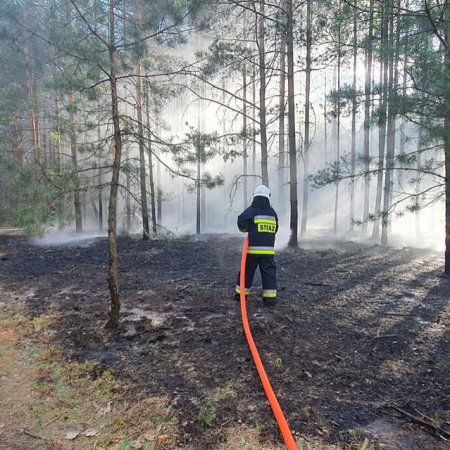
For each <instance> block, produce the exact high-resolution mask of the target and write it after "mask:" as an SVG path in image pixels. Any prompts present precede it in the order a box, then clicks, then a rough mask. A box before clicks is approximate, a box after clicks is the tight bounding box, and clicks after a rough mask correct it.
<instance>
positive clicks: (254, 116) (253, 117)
mask: <svg viewBox="0 0 450 450" xmlns="http://www.w3.org/2000/svg"><path fill="white" fill-rule="evenodd" d="M251 83H252V175H253V178H254V179H255V180H256V177H255V175H256V67H255V64H253V67H252V78H251ZM255 184H256V183H255V181H254V182H253V187H255Z"/></svg>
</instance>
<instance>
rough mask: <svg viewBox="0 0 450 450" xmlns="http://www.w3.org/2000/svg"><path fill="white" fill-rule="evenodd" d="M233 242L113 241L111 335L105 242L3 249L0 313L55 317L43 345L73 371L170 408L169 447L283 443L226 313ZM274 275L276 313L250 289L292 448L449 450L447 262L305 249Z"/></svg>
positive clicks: (388, 252) (393, 253) (413, 255)
mask: <svg viewBox="0 0 450 450" xmlns="http://www.w3.org/2000/svg"><path fill="white" fill-rule="evenodd" d="M242 242H243V241H242V238H237V237H232V236H229V237H220V236H209V237H206V238H204V239H201V240H193V239H186V240H182V239H178V240H150V241H141V240H138V239H132V238H120V239H119V241H118V255H119V281H120V292H121V300H122V311H121V325H120V327H119V329H118V330H116V331H110V330H106V329H105V328H104V324H105V322H106V320H107V315H108V307H109V297H108V290H107V283H106V271H107V264H108V261H107V242H106V239H104V238H99V239H87V240H85V241H79V242H77V243H73V244H70V245H59V246H52V247H39V246H36V245H33V244H32V243H31V241H30V240H28V239H26V238H23V237H11V236H9V237H5V236H2V237H0V283H1V286H2V289H3V290H8V291H10V292H19V291H20V292H25V291H26V292H27V295H26V296H24V297H17V298H16V300H8V302H9V303H8V302H6V301H4V300H2V299H0V313H1V314H3V315H7V314H8V311H9V310H10V308H12V306H13V305H12V304H11V302H13V301H15V302H17V303H20V304H21V305H22V306H23V308H25V311H26V312H27V314H28V315H29V316H30V317H39V316H41V315H52V316H54V317H57V320H56V321H55V322H54V323H53V325H52V327H53V339H54V342H55V344H57V345H58V346H60V347H61V348H62V349H63V350H64V352H65V354H66V355H67V358H68V360H72V361H79V362H84V361H91V362H96V363H98V365H99V367H101V370H107V369H108V370H111V371H112V372H113V373H114V374H115V376H116V377H118V378H123V379H125V380H127V382H129V383H131V385H132V386H133V392H132V393H130V395H136V396H142V395H143V394H145V395H149V396H152V395H155V396H161V395H164V396H167V397H168V398H169V399H170V401H171V404H172V410H173V412H174V413H175V414H176V415H177V417H179V419H180V428H181V429H180V432H179V433H178V437H177V446H179V447H183V446H188V445H189V446H194V448H198V449H213V448H215V447H216V446H217V445H219V444H220V443H221V441H222V440H223V436H224V430H225V429H226V428H227V427H230V426H232V425H236V424H245V425H247V426H249V427H260V428H261V429H262V431H263V438H264V439H265V440H266V441H267V442H269V441H272V442H274V443H276V442H278V443H280V437H279V433H278V429H277V426H276V423H275V421H274V419H273V416H272V414H271V410H270V408H269V406H268V403H267V401H266V399H265V395H264V393H263V390H262V388H261V385H260V382H259V379H258V375H257V372H256V370H255V368H254V365H253V362H252V359H251V356H250V353H249V350H248V347H247V343H246V340H245V336H244V334H243V331H242V324H241V317H240V306H239V304H238V303H237V302H235V301H234V299H233V294H234V285H235V283H236V273H237V269H238V267H239V263H240V252H241V247H242ZM276 261H277V265H278V282H279V289H280V290H279V303H278V305H277V306H275V307H267V306H265V305H263V303H262V301H261V299H260V296H259V290H258V284H259V276H258V277H257V278H256V280H255V291H254V293H253V294H252V295H251V296H250V297H249V298H248V300H247V308H248V314H249V320H250V327H251V329H252V333H253V337H254V340H255V342H256V345H257V347H258V349H259V352H260V354H261V357H262V360H263V362H264V364H265V367H266V371H267V373H268V375H269V378H270V380H271V383H272V386H273V388H274V390H275V392H276V394H277V396H278V399H279V401H280V404H281V405H282V407H283V410H284V413H285V416H286V418H287V420H288V422H289V423H290V426H291V429H292V430H293V432H294V433H295V435H296V436H300V435H302V436H308V437H311V438H314V439H316V438H318V439H320V440H321V441H323V442H324V443H329V444H340V445H341V446H343V447H344V446H346V445H347V446H351V444H352V443H354V442H361V437H363V438H364V437H365V436H367V437H369V438H370V441H371V442H373V443H375V447H374V448H385V449H409V450H415V449H417V450H418V449H420V450H423V449H430V450H431V449H445V448H450V446H449V444H448V441H446V440H445V439H444V438H445V436H446V432H450V425H449V422H450V389H449V373H450V351H449V348H450V279H449V278H447V277H445V276H443V258H442V256H441V255H440V254H437V253H435V252H428V251H424V250H417V249H411V248H403V249H393V248H391V249H383V248H381V247H379V246H376V245H373V246H370V245H362V244H357V243H352V242H334V243H330V245H326V244H325V243H318V242H313V241H309V242H304V243H303V244H302V245H301V248H299V249H297V250H283V251H280V252H279V253H278V254H277V257H276ZM10 298H13V297H10ZM93 376H98V374H93ZM403 412H407V413H409V414H410V415H411V416H413V417H415V418H419V419H423V421H424V422H427V423H430V424H431V425H432V426H431V427H427V426H426V425H425V426H424V425H419V424H417V423H412V422H411V417H408V416H406V415H405V414H403ZM433 427H434V428H433ZM439 430H440V431H439ZM433 434H434V436H433ZM439 434H441V437H439Z"/></svg>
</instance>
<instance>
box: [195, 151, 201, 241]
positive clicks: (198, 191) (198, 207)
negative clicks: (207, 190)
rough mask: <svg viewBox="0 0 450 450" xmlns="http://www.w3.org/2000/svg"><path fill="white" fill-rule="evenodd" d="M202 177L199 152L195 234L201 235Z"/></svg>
mask: <svg viewBox="0 0 450 450" xmlns="http://www.w3.org/2000/svg"><path fill="white" fill-rule="evenodd" d="M200 177H201V162H200V155H199V151H198V150H197V179H196V182H195V183H196V191H197V203H196V206H197V217H196V227H195V233H196V234H200V233H201V226H200V225H201V224H200V222H201V215H200V206H201V196H200V192H201V185H200Z"/></svg>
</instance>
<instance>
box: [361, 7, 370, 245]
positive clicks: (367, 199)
mask: <svg viewBox="0 0 450 450" xmlns="http://www.w3.org/2000/svg"><path fill="white" fill-rule="evenodd" d="M372 42H373V0H370V4H369V39H368V43H367V48H366V52H365V53H366V64H365V65H366V73H365V86H364V172H365V175H364V206H363V223H362V228H361V232H362V235H363V237H365V236H366V235H367V225H368V221H369V210H370V174H369V170H370V103H371V91H372V45H373V44H372Z"/></svg>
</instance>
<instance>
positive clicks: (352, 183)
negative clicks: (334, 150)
mask: <svg viewBox="0 0 450 450" xmlns="http://www.w3.org/2000/svg"><path fill="white" fill-rule="evenodd" d="M356 7H357V1H356V0H355V8H354V9H353V99H352V140H351V144H350V175H351V177H352V178H351V181H350V227H349V228H350V232H351V233H353V231H354V229H355V170H356V64H357V57H358V47H357V45H358V27H357V9H356Z"/></svg>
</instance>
